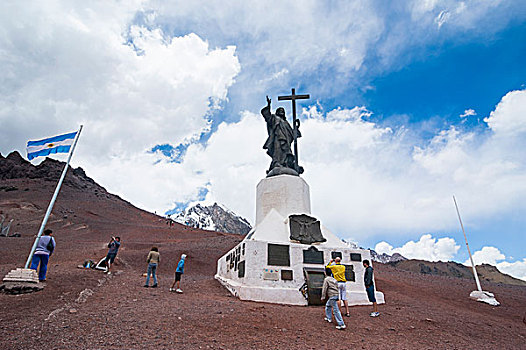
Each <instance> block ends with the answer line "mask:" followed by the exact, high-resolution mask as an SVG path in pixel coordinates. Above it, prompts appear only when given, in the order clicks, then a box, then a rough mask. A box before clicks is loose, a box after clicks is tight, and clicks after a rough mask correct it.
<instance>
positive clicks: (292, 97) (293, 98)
mask: <svg viewBox="0 0 526 350" xmlns="http://www.w3.org/2000/svg"><path fill="white" fill-rule="evenodd" d="M309 98H310V95H296V89H294V88H293V89H292V94H291V95H289V96H278V101H285V100H286V101H292V125H293V127H294V129H293V130H294V163H295V164H294V165H295V166H296V170H298V169H299V167H298V136H297V130H298V126H299V125H298V124H299V120H297V119H296V100H305V99H309Z"/></svg>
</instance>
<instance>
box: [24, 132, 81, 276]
mask: <svg viewBox="0 0 526 350" xmlns="http://www.w3.org/2000/svg"><path fill="white" fill-rule="evenodd" d="M81 131H82V125H81V126H80V129H79V131H78V132H77V135H76V136H75V141H74V142H73V146H71V150H70V151H69V156H68V160H67V162H66V166H65V167H64V170H63V171H62V175H61V176H60V180H58V185H57V188H56V189H55V193H54V194H53V198H51V202H49V206H48V208H47V212H46V215H45V216H44V220H42V224H41V225H40V230H38V235H37V238H35V242H34V243H33V247H32V248H31V252H30V253H29V257H28V258H27V261H26V266H25V268H26V269H27V268H29V264H30V263H31V259H32V258H33V254H34V253H35V249H36V248H37V245H38V240H39V239H40V236H42V232H44V228H45V227H46V224H47V220H48V219H49V215H51V210H53V205H54V204H55V201H56V200H57V196H58V193H59V192H60V187H61V186H62V182H63V181H64V178H65V177H66V172H67V171H68V167H69V161H70V160H71V156H72V155H73V151H74V150H75V146H76V145H77V141H78V140H79V136H80V132H81Z"/></svg>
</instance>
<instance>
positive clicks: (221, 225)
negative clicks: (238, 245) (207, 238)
mask: <svg viewBox="0 0 526 350" xmlns="http://www.w3.org/2000/svg"><path fill="white" fill-rule="evenodd" d="M174 220H175V222H178V223H180V224H183V225H186V226H190V227H194V228H200V229H202V230H210V231H217V232H228V233H237V234H240V235H246V234H247V233H249V232H250V230H251V229H252V226H251V225H250V223H249V222H248V221H247V220H246V219H245V218H242V217H241V216H239V215H236V214H235V213H233V212H232V211H230V210H228V209H226V208H224V207H223V206H221V205H219V204H217V203H214V204H213V205H209V206H205V205H201V204H196V205H195V206H193V207H190V208H187V209H186V210H185V211H183V212H181V213H179V214H177V215H176V216H175V217H174Z"/></svg>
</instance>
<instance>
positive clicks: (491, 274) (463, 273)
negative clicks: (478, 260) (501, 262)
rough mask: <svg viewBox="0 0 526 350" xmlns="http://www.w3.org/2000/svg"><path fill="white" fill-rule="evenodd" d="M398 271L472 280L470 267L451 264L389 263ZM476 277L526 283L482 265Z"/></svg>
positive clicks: (496, 281)
mask: <svg viewBox="0 0 526 350" xmlns="http://www.w3.org/2000/svg"><path fill="white" fill-rule="evenodd" d="M389 264H390V265H391V266H394V267H396V268H398V269H402V270H406V271H412V272H418V273H422V274H425V275H437V276H450V277H458V278H466V279H470V280H473V270H472V268H471V267H468V266H465V265H462V264H459V263H456V262H453V261H448V262H442V261H436V262H431V261H424V260H401V261H395V262H390V263H389ZM476 268H477V275H478V276H479V279H480V281H486V282H493V283H504V284H511V285H516V286H526V281H522V280H520V279H517V278H514V277H511V276H510V275H506V274H504V273H502V272H500V271H499V270H498V269H497V268H496V267H495V266H492V265H488V264H482V265H478V266H477V267H476Z"/></svg>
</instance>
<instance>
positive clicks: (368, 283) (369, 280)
mask: <svg viewBox="0 0 526 350" xmlns="http://www.w3.org/2000/svg"><path fill="white" fill-rule="evenodd" d="M363 267H365V273H364V275H363V282H364V284H365V290H366V291H367V298H369V301H370V302H371V303H373V312H371V314H370V315H369V316H371V317H378V316H380V313H379V312H378V304H377V303H376V297H375V295H374V284H373V268H372V266H371V265H370V264H369V260H364V261H363Z"/></svg>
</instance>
